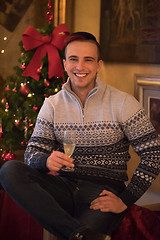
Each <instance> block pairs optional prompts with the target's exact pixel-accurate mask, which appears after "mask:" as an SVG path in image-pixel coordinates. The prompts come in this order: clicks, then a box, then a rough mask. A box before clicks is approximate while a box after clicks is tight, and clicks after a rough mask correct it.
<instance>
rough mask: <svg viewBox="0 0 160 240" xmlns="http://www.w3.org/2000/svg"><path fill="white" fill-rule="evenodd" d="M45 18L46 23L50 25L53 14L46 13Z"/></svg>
mask: <svg viewBox="0 0 160 240" xmlns="http://www.w3.org/2000/svg"><path fill="white" fill-rule="evenodd" d="M46 18H47V20H48V22H49V23H51V21H52V19H53V13H52V12H47V14H46Z"/></svg>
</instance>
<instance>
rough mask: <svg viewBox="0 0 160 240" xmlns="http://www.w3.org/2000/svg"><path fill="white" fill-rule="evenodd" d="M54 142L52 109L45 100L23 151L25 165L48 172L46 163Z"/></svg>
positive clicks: (49, 103)
mask: <svg viewBox="0 0 160 240" xmlns="http://www.w3.org/2000/svg"><path fill="white" fill-rule="evenodd" d="M55 144H56V140H55V136H54V131H53V107H52V104H51V102H50V101H49V100H48V99H46V100H45V101H44V104H43V106H42V108H41V110H40V112H39V114H38V117H37V121H36V125H35V129H34V131H33V134H32V136H31V138H30V140H29V143H28V146H27V148H26V151H25V155H24V156H25V157H24V160H25V163H27V164H28V165H30V166H31V167H33V168H37V169H39V170H42V171H48V169H47V167H46V161H47V158H48V157H49V155H50V154H51V152H52V151H53V149H54V148H55Z"/></svg>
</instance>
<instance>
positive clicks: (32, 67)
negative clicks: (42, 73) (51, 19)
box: [22, 24, 69, 81]
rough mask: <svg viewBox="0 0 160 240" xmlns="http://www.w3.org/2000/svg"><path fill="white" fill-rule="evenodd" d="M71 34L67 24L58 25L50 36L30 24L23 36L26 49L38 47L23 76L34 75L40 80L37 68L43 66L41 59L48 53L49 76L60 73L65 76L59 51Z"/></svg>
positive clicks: (33, 76)
mask: <svg viewBox="0 0 160 240" xmlns="http://www.w3.org/2000/svg"><path fill="white" fill-rule="evenodd" d="M68 35H69V30H68V28H67V27H66V25H65V24H60V25H59V26H58V27H56V28H55V29H54V30H53V32H52V34H51V35H50V36H43V35H41V34H40V33H39V32H38V31H37V30H36V29H35V28H34V27H32V26H29V27H28V28H27V29H26V31H25V32H24V34H23V36H22V41H23V46H24V49H25V51H28V50H31V49H34V48H37V49H36V52H35V54H34V56H33V57H32V59H31V61H30V63H29V64H28V66H27V68H26V69H25V70H24V72H23V74H22V75H23V76H27V77H32V78H34V79H36V80H37V81H38V80H39V74H38V73H37V69H38V68H40V66H41V59H42V58H43V57H44V56H46V54H47V55H48V63H49V71H48V74H49V78H52V77H53V76H56V75H59V76H61V77H62V78H64V73H63V67H62V63H61V59H60V56H59V53H58V49H59V50H62V49H63V48H64V44H65V43H64V41H65V39H66V37H67V36H68Z"/></svg>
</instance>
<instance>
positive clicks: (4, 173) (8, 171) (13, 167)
mask: <svg viewBox="0 0 160 240" xmlns="http://www.w3.org/2000/svg"><path fill="white" fill-rule="evenodd" d="M22 164H23V163H22V162H20V161H16V160H11V161H8V162H6V163H4V164H3V166H2V167H1V169H0V184H1V185H2V186H3V187H4V188H5V186H7V185H8V184H9V183H13V182H14V179H15V177H18V175H19V172H20V167H21V165H22Z"/></svg>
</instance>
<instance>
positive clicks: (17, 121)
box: [14, 119, 20, 127]
mask: <svg viewBox="0 0 160 240" xmlns="http://www.w3.org/2000/svg"><path fill="white" fill-rule="evenodd" d="M14 122H15V123H14V124H15V126H16V127H17V126H18V125H19V123H20V121H19V120H17V119H16V120H15V121H14Z"/></svg>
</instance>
